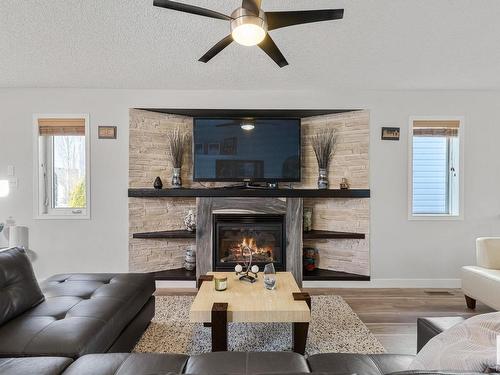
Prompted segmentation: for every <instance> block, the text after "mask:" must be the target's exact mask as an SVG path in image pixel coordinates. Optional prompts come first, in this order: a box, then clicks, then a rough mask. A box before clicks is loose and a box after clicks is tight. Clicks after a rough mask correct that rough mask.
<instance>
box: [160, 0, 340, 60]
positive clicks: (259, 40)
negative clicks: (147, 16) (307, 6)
mask: <svg viewBox="0 0 500 375" xmlns="http://www.w3.org/2000/svg"><path fill="white" fill-rule="evenodd" d="M261 2H262V0H243V3H242V5H241V7H240V8H237V9H236V10H235V11H234V12H233V13H231V15H230V16H227V15H225V14H222V13H219V12H216V11H213V10H210V9H206V8H201V7H198V6H194V5H189V4H183V3H178V2H176V1H170V0H154V2H153V5H154V6H157V7H161V8H167V9H172V10H178V11H180V12H185V13H191V14H197V15H199V16H205V17H210V18H216V19H221V20H225V21H230V22H231V34H229V35H228V36H226V37H225V38H224V39H222V40H221V41H219V42H218V43H217V44H215V45H214V46H213V47H212V48H210V49H209V50H208V52H207V53H205V54H204V55H203V56H202V57H201V58H200V59H199V61H201V62H204V63H207V62H209V61H210V60H211V59H212V58H213V57H214V56H215V55H217V54H218V53H219V52H221V51H222V50H223V49H224V48H226V47H227V46H228V45H229V44H231V42H232V41H233V40H234V41H235V42H237V43H239V44H242V45H244V46H255V45H258V46H259V47H260V48H261V49H262V50H263V51H264V52H265V53H266V54H267V55H268V56H269V57H270V58H271V59H273V60H274V62H275V63H276V64H278V66H279V67H280V68H283V67H284V66H286V65H288V62H287V61H286V59H285V57H284V56H283V54H282V53H281V51H280V50H279V48H278V46H276V44H275V43H274V41H273V40H272V38H271V36H270V35H269V33H268V31H271V30H276V29H279V28H282V27H288V26H293V25H300V24H303V23H311V22H320V21H330V20H338V19H342V18H343V16H344V9H318V10H299V11H288V12H287V11H285V12H264V11H263V10H262V8H261Z"/></svg>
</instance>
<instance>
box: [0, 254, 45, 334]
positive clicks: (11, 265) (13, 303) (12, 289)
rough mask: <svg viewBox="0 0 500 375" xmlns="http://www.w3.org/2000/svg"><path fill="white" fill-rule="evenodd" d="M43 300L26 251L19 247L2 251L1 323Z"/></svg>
mask: <svg viewBox="0 0 500 375" xmlns="http://www.w3.org/2000/svg"><path fill="white" fill-rule="evenodd" d="M43 300H44V296H43V294H42V291H41V290H40V287H39V286H38V282H37V281H36V277H35V273H34V272H33V268H32V267H31V262H30V260H29V259H28V256H27V255H26V252H25V251H24V250H23V249H20V248H17V247H14V248H10V249H7V250H3V251H0V325H2V324H4V323H6V322H8V321H9V320H11V319H13V318H15V317H16V316H19V315H21V314H22V313H23V312H25V311H26V310H29V309H31V308H32V307H34V306H36V305H38V304H39V303H40V302H42V301H43Z"/></svg>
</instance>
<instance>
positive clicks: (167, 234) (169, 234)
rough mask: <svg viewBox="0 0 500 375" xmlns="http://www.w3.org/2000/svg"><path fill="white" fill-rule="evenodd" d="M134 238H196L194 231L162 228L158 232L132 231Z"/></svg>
mask: <svg viewBox="0 0 500 375" xmlns="http://www.w3.org/2000/svg"><path fill="white" fill-rule="evenodd" d="M132 237H134V238H196V232H189V231H187V230H164V231H160V232H143V233H134V234H133V236H132Z"/></svg>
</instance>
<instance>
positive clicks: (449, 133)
mask: <svg viewBox="0 0 500 375" xmlns="http://www.w3.org/2000/svg"><path fill="white" fill-rule="evenodd" d="M462 133H463V120H461V119H444V120H436V119H431V120H427V119H412V120H411V121H410V176H409V207H410V213H409V215H410V218H419V217H424V218H429V217H434V218H439V217H443V218H459V217H461V215H462V211H463V210H462V199H461V197H462V190H463V189H462V186H463V184H462V181H463V178H462V177H463V168H462V165H463V162H462V154H463V152H462V150H461V147H462V144H461V143H463V142H461V138H462V136H461V134H462Z"/></svg>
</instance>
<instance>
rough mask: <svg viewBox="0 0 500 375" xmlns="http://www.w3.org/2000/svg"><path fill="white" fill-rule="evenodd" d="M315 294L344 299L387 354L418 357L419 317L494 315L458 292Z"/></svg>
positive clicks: (167, 292)
mask: <svg viewBox="0 0 500 375" xmlns="http://www.w3.org/2000/svg"><path fill="white" fill-rule="evenodd" d="M304 291H307V292H309V293H311V294H312V295H322V294H336V295H340V296H342V297H343V298H344V300H345V301H346V302H347V303H348V304H349V305H350V306H351V308H352V309H353V310H354V312H355V313H356V314H358V316H359V317H360V319H361V320H362V321H363V322H364V323H365V324H366V325H367V327H368V328H369V329H370V331H371V332H372V333H373V334H374V335H375V336H376V337H377V338H378V339H379V340H380V342H381V343H382V345H383V346H384V347H385V348H386V350H387V352H388V353H401V354H415V352H416V347H417V344H416V343H417V328H416V327H417V325H416V321H417V318H418V317H424V316H426V317H430V316H464V317H470V316H473V315H476V314H482V313H486V312H491V311H492V310H491V309H490V308H488V307H486V306H485V305H483V304H481V303H479V302H478V304H477V308H476V310H474V311H472V310H469V309H467V307H466V306H465V300H464V296H463V294H462V292H461V291H460V290H459V289H439V290H436V289H429V290H426V289H305V290H304ZM195 293H196V292H195V291H194V290H193V289H183V290H181V289H179V290H175V289H160V290H158V291H157V295H194V294H195Z"/></svg>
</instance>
